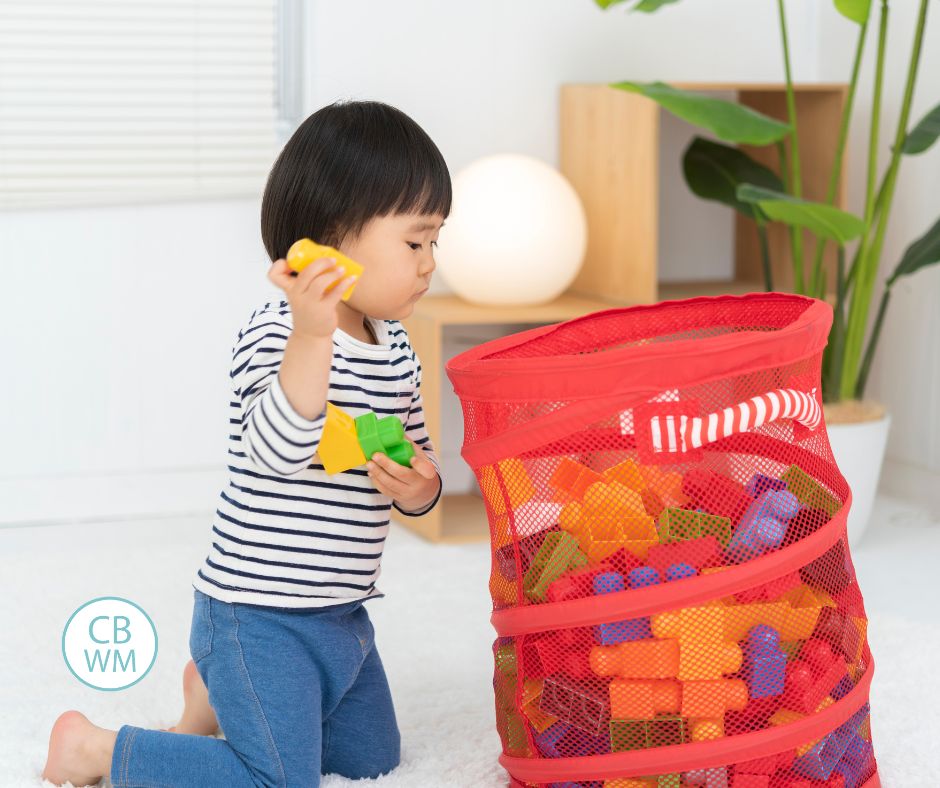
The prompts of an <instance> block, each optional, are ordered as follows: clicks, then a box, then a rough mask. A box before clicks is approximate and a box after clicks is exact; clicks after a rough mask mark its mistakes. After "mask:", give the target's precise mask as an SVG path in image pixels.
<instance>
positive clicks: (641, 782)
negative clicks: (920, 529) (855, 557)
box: [481, 457, 873, 788]
mask: <svg viewBox="0 0 940 788" xmlns="http://www.w3.org/2000/svg"><path fill="white" fill-rule="evenodd" d="M497 466H498V467H497ZM497 466H489V467H488V469H487V471H486V472H485V473H483V474H482V475H481V478H483V479H485V480H486V484H485V485H481V486H482V487H483V488H484V497H485V498H486V500H487V504H488V506H489V507H490V513H491V522H492V521H494V518H493V516H492V515H495V516H496V517H495V519H496V521H497V522H499V523H500V529H502V530H501V531H500V537H499V539H498V540H497V545H496V549H495V552H494V558H495V560H494V574H498V575H499V576H500V579H501V582H503V583H505V584H507V585H510V586H511V587H512V588H513V589H514V592H513V593H511V594H510V593H506V594H505V598H504V601H505V603H506V604H514V605H515V604H554V603H564V602H569V601H572V600H577V599H585V598H589V597H598V596H604V595H609V594H619V593H629V592H630V591H632V590H635V589H640V588H647V587H650V586H656V585H660V584H666V583H675V582H680V583H681V582H683V581H687V580H689V579H692V578H695V577H698V576H702V575H709V574H712V573H715V572H722V571H729V570H730V569H732V568H733V567H734V566H737V565H739V564H741V563H742V562H745V561H749V560H753V559H756V558H759V557H760V556H762V555H765V554H766V553H768V552H771V551H773V550H776V549H779V548H781V547H784V546H786V545H787V544H790V543H792V542H793V541H795V540H796V539H799V538H802V537H803V536H806V535H807V534H808V533H810V532H811V531H812V530H813V529H815V528H818V527H820V526H821V525H824V524H825V523H826V522H828V520H829V519H830V518H831V517H832V515H833V514H834V513H835V512H836V511H837V510H838V509H839V508H840V507H841V503H840V501H839V500H838V499H837V498H836V496H835V495H833V494H832V493H831V492H830V491H829V490H827V489H826V488H825V487H824V486H823V485H821V484H820V483H818V482H816V481H815V480H814V479H812V478H811V477H810V476H809V475H808V474H806V473H805V472H804V471H802V470H801V469H800V468H799V467H797V466H791V467H790V468H788V469H787V470H786V471H785V472H784V473H782V474H781V475H780V478H772V477H769V476H766V475H764V474H760V473H756V474H754V475H753V476H752V477H751V478H750V479H749V480H748V482H747V483H746V484H740V483H738V482H735V481H733V480H731V479H729V478H728V477H727V476H725V475H723V474H719V473H716V472H714V471H710V470H704V469H702V468H695V469H692V470H690V471H688V472H687V473H686V474H685V475H684V476H683V475H681V474H679V473H676V472H668V471H664V470H663V469H662V468H661V467H659V466H643V465H640V464H638V463H636V462H635V461H633V460H625V461H623V462H620V463H618V464H616V465H614V466H613V467H611V468H608V469H607V470H605V471H603V472H599V471H597V470H594V469H593V468H589V467H588V466H586V465H583V464H581V463H579V462H576V461H575V460H572V459H570V458H567V457H565V458H562V459H561V461H560V462H559V464H558V465H557V466H556V467H555V469H554V471H553V472H552V474H551V476H550V478H549V479H548V480H547V484H548V487H549V488H550V489H551V491H552V496H553V497H552V500H550V501H539V500H537V499H536V485H535V484H534V483H533V482H532V480H531V479H529V477H528V474H527V472H526V469H525V465H524V464H523V463H522V462H521V461H519V460H506V461H503V462H501V463H498V464H497ZM500 501H501V503H500ZM491 588H492V583H491ZM494 598H495V597H494ZM497 602H499V600H497ZM866 627H867V620H866V617H865V613H864V608H863V605H862V599H861V594H860V593H859V591H858V587H857V585H856V584H855V581H854V577H853V574H852V571H851V568H850V566H849V565H848V561H847V555H846V550H845V547H844V545H843V543H842V542H839V543H837V544H836V545H835V546H834V547H832V548H831V549H829V550H828V551H826V552H825V553H824V554H823V555H821V556H820V557H819V558H817V559H816V560H814V561H812V562H811V563H809V564H808V565H806V566H804V567H803V568H802V569H800V570H799V571H793V572H789V573H786V574H784V575H781V576H776V577H774V576H771V578H770V579H769V580H767V581H766V582H763V583H761V584H759V585H757V586H754V587H752V588H748V589H746V590H743V591H738V592H736V593H734V594H733V595H730V596H727V597H724V598H721V599H715V600H712V601H710V602H707V603H703V604H699V605H694V606H689V607H684V608H680V609H672V610H666V611H660V612H654V613H652V614H651V615H648V616H643V617H639V618H629V619H625V620H620V621H609V622H602V623H598V624H594V625H591V626H585V627H575V628H569V629H559V630H553V631H550V632H543V633H537V634H533V635H524V636H518V637H515V638H503V639H501V640H500V642H499V644H498V646H497V648H496V649H495V651H494V654H495V658H496V664H497V669H498V670H497V675H498V676H502V677H504V678H505V679H506V685H505V688H504V690H503V691H502V694H500V692H498V693H497V696H498V701H497V716H498V718H500V719H501V725H500V731H501V734H503V742H504V745H507V743H508V744H509V745H511V749H510V748H509V746H507V752H511V753H514V754H520V755H526V756H528V757H539V756H541V757H545V758H559V757H574V756H585V755H597V754H602V753H611V752H621V751H627V750H636V749H644V748H650V747H661V746H668V745H673V744H683V743H686V742H701V741H707V740H713V739H718V738H722V737H724V736H729V735H734V734H738V733H745V732H749V731H752V730H757V729H762V728H767V727H771V726H778V725H784V724H787V723H788V722H792V721H795V720H798V719H800V718H802V717H804V716H806V715H810V714H812V713H814V712H816V711H818V710H820V709H822V708H825V707H826V706H828V705H830V704H832V703H835V702H836V701H838V700H839V699H840V698H842V697H844V696H845V694H846V693H847V692H849V691H850V690H851V689H852V687H854V686H855V682H856V681H857V680H858V678H859V676H860V675H861V673H862V672H863V671H864V669H865V667H866V666H865V663H864V659H865V655H864V653H863V652H864V650H865V642H866ZM514 709H515V711H514ZM513 715H515V718H513ZM867 719H868V708H867V705H866V706H865V707H863V708H862V709H860V710H859V712H858V713H857V714H855V715H853V717H852V718H851V719H850V720H848V721H847V722H846V723H845V724H843V725H841V726H839V727H838V728H837V729H836V730H834V731H832V732H831V733H830V734H828V735H827V736H825V737H823V738H822V739H820V740H818V741H815V742H808V743H807V744H805V745H804V746H802V747H799V748H796V749H794V750H790V751H787V752H786V753H783V754H781V755H779V756H774V757H771V758H761V759H758V760H755V761H750V762H748V763H744V764H736V765H732V766H727V767H716V768H709V769H698V770H693V771H689V772H684V773H676V774H669V775H660V776H657V777H631V778H618V779H611V780H607V781H603V782H601V781H598V782H595V783H584V784H583V785H584V786H591V788H594V786H601V785H603V786H604V787H605V788H608V787H609V788H641V787H647V786H705V788H766V787H767V786H770V785H771V784H772V785H773V786H775V787H776V786H784V788H817V787H822V786H829V788H835V786H840V787H841V788H856V786H858V785H861V784H862V783H863V782H864V781H865V779H867V775H868V774H869V773H870V771H871V764H872V761H873V753H872V747H871V737H870V731H869V730H868V727H867V726H868V723H867ZM553 785H558V786H560V785H565V786H578V785H580V784H578V783H554V784H553Z"/></svg>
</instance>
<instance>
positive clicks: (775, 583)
mask: <svg viewBox="0 0 940 788" xmlns="http://www.w3.org/2000/svg"><path fill="white" fill-rule="evenodd" d="M802 582H803V581H802V580H800V575H799V572H790V574H788V575H784V576H783V577H778V578H777V579H776V580H771V581H770V582H769V583H764V584H762V585H759V586H754V587H753V588H748V589H747V590H746V591H740V592H739V593H737V594H735V595H734V598H735V599H736V600H737V601H738V602H740V603H741V604H743V605H747V604H750V603H751V602H771V601H774V600H776V599H779V598H780V597H781V596H783V595H784V594H785V593H786V592H787V591H790V590H791V589H793V588H796V587H797V586H799V585H801V584H802Z"/></svg>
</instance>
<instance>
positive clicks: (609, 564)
mask: <svg viewBox="0 0 940 788" xmlns="http://www.w3.org/2000/svg"><path fill="white" fill-rule="evenodd" d="M642 565H643V564H642V563H641V562H640V560H639V559H638V558H637V557H636V556H635V555H634V554H633V553H631V552H630V551H629V550H626V549H625V548H623V547H621V548H620V549H619V550H617V551H616V552H615V553H611V554H610V555H609V556H607V558H605V559H604V561H603V563H602V564H601V566H602V567H604V570H605V571H610V570H611V569H613V571H615V572H620V574H622V575H623V576H624V577H626V576H627V575H628V574H630V572H631V571H633V570H634V569H636V568H637V567H638V566H642ZM591 593H594V592H593V590H592V591H591Z"/></svg>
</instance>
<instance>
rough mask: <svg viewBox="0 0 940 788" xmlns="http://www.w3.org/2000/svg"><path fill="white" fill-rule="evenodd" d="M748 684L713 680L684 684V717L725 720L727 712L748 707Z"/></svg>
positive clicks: (729, 680) (732, 680) (682, 711)
mask: <svg viewBox="0 0 940 788" xmlns="http://www.w3.org/2000/svg"><path fill="white" fill-rule="evenodd" d="M747 701H748V692H747V683H745V682H744V681H743V680H742V679H711V680H708V681H684V682H682V707H681V709H680V712H679V713H680V714H682V716H683V717H709V718H716V719H717V718H724V716H725V712H726V711H741V710H743V709H744V707H745V706H747Z"/></svg>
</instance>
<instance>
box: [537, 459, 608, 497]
mask: <svg viewBox="0 0 940 788" xmlns="http://www.w3.org/2000/svg"><path fill="white" fill-rule="evenodd" d="M602 478H603V477H602V476H601V475H600V474H599V473H598V472H597V471H592V470H591V469H590V468H588V467H587V466H586V465H582V464H581V463H580V462H575V461H574V460H572V459H570V458H569V457H562V458H561V462H560V463H558V467H557V468H555V470H554V472H553V473H552V475H551V477H550V478H549V480H548V483H549V484H550V485H551V486H552V487H554V488H555V490H557V491H558V492H560V493H562V494H564V495H567V496H568V497H570V498H575V499H578V500H580V499H581V498H583V497H584V493H585V492H586V491H587V488H588V487H590V486H591V485H592V484H594V483H595V482H599V481H600V480H601V479H602Z"/></svg>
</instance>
